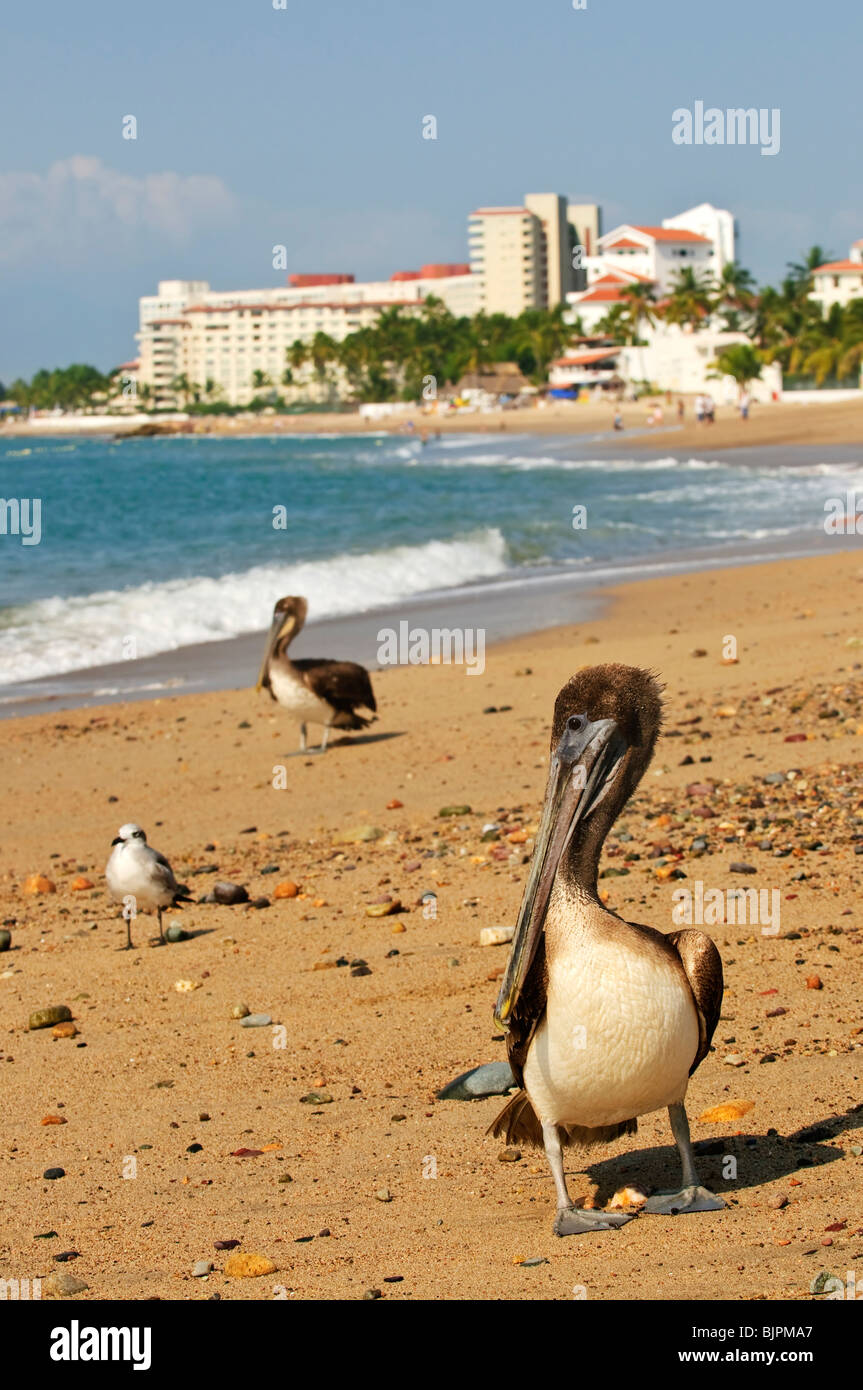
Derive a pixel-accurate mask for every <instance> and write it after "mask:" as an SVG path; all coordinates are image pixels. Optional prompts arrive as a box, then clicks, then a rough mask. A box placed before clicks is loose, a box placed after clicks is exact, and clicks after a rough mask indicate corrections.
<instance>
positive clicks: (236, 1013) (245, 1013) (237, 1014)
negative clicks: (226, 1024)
mask: <svg viewBox="0 0 863 1390" xmlns="http://www.w3.org/2000/svg"><path fill="white" fill-rule="evenodd" d="M251 1012H252V1011H251V1009H250V1008H249V1006H248V1004H234V1006H233V1008H232V1009H231V1018H248V1017H249V1014H250V1013H251Z"/></svg>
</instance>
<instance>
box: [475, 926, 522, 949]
mask: <svg viewBox="0 0 863 1390" xmlns="http://www.w3.org/2000/svg"><path fill="white" fill-rule="evenodd" d="M514 931H515V927H483V928H482V930H481V932H480V934H479V944H480V946H505V945H506V943H507V942H508V941H512V938H513V933H514Z"/></svg>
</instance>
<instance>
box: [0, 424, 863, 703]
mask: <svg viewBox="0 0 863 1390" xmlns="http://www.w3.org/2000/svg"><path fill="white" fill-rule="evenodd" d="M673 444H674V434H673V432H672V433H669V434H668V436H667V438H666V447H667V449H668V452H667V454H662V452H661V451H660V452H657V451H656V450H655V449H654V450H653V451H652V452H650V453H645V454H638V455H637V454H636V452H635V450H634V448H633V447H632V445H630V444H629V443H628V441H627V440H626V438H625V437H617V438H615V439H613V440H609V439H607V438H604V437H597V438H595V439H593V440H585V439H581V440H577V439H573V438H572V437H568V438H537V437H535V436H528V435H519V434H506V435H503V434H501V435H499V436H498V435H493V434H488V435H450V436H448V437H446V438H443V439H441V440H437V441H430V442H429V443H428V444H427V445H425V446H423V445H422V444H421V442H420V441H419V440H418V439H413V438H409V437H403V436H391V435H372V436H370V435H362V436H354V437H350V436H338V437H336V436H321V435H315V436H293V437H284V436H272V437H261V438H256V439H249V438H229V439H212V438H201V437H181V438H166V439H138V440H126V441H120V442H117V441H111V440H107V439H104V440H103V439H73V440H70V439H64V440H59V441H55V440H49V439H41V440H28V441H26V442H23V441H21V440H20V439H7V440H2V439H0V497H2V498H7V499H8V498H19V499H22V498H30V499H34V498H38V499H40V502H41V539H40V542H39V544H38V545H24V544H22V538H21V537H19V536H15V535H11V534H5V535H2V534H0V684H3V685H10V684H13V683H19V682H27V681H33V680H36V679H38V678H40V677H43V676H47V675H52V676H54V675H56V674H57V673H62V672H72V671H80V670H85V669H88V668H90V667H93V666H99V665H102V664H110V663H112V662H117V661H120V660H121V659H124V658H126V657H128V656H129V655H130V654H131V653H132V652H134V654H135V655H136V656H138V657H147V656H153V655H155V654H156V653H161V652H170V651H173V650H175V649H177V648H182V647H185V646H189V645H191V644H194V643H199V642H210V641H218V640H221V639H228V638H231V637H236V636H239V635H240V634H244V633H251V632H255V631H258V630H260V629H261V628H264V627H266V626H267V624H268V622H269V618H270V614H271V611H272V605H273V602H274V600H275V599H276V598H278V597H279V596H280V595H282V594H286V593H301V594H305V595H306V596H307V597H308V599H309V606H310V617H313V618H326V617H337V616H345V615H350V614H359V613H363V612H368V611H369V610H375V609H379V608H384V607H386V606H388V605H394V604H398V603H399V602H400V601H402V600H407V599H412V598H415V597H417V596H419V595H425V594H430V593H434V592H439V591H448V590H459V591H463V590H464V589H465V588H470V586H478V585H486V586H494V585H496V584H503V583H504V581H509V582H510V583H511V581H512V580H513V579H514V578H518V577H519V576H520V577H522V578H523V579H524V581H525V583H527V582H528V581H530V580H535V579H536V578H537V576H542V575H543V574H552V573H573V572H577V573H580V574H582V575H592V574H593V573H597V574H598V573H600V572H601V573H602V574H603V575H604V576H605V577H606V578H607V577H608V575H609V574H611V575H613V574H614V573H615V572H616V570H617V569H618V568H621V569H623V568H626V570H627V572H630V573H632V572H634V573H636V574H637V573H638V571H639V566H641V567H642V569H643V570H644V572H651V571H654V570H655V568H656V564H657V562H658V561H661V560H663V559H664V558H667V557H672V556H674V555H677V554H680V553H682V552H686V553H687V554H689V555H690V556H692V555H695V556H696V558H697V556H698V555H699V554H700V553H703V554H704V555H705V556H707V555H711V556H715V555H717V554H720V555H721V554H722V553H723V552H725V551H731V550H734V549H735V548H736V549H738V550H739V549H741V548H746V547H748V548H749V549H750V550H751V549H752V548H753V547H755V549H756V550H757V552H758V554H762V555H773V554H781V553H784V552H785V551H798V552H799V551H802V550H806V549H812V550H816V549H820V548H821V547H822V546H823V544H824V542H825V534H824V517H825V510H824V508H825V502H826V500H827V499H828V498H830V497H834V496H845V495H846V494H847V493H849V492H853V491H854V490H856V492H857V495H858V497H860V498H861V499H863V449H854V448H843V449H839V448H830V449H826V448H825V449H821V450H813V449H806V450H803V449H800V450H795V449H785V448H783V449H779V448H776V447H774V448H770V449H761V450H748V451H745V450H741V451H735V453H734V454H733V455H732V454H729V453H725V454H723V455H721V456H720V457H718V458H711V457H710V455H709V453H705V454H704V455H703V456H698V457H690V456H689V455H688V454H687V455H682V456H678V455H675V454H674V452H673ZM577 507H584V508H586V514H587V525H586V527H585V528H584V529H576V528H575V527H574V526H573V517H574V512H573V509H574V508H577ZM279 509H284V511H283V512H281V511H280V510H279ZM282 518H283V519H284V525H283V526H281V525H274V520H275V521H280V520H281V519H282ZM130 639H131V642H132V643H133V646H132V647H131V648H130V645H129V643H130Z"/></svg>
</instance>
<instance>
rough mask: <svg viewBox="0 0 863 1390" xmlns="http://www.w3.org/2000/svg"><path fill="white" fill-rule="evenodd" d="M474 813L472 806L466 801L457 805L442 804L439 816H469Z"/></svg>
mask: <svg viewBox="0 0 863 1390" xmlns="http://www.w3.org/2000/svg"><path fill="white" fill-rule="evenodd" d="M471 814H472V811H471V808H470V806H468V805H467V803H466V802H465V803H464V804H462V803H459V805H457V806H442V807H441V808H440V810H439V811H438V815H439V816H469V815H471Z"/></svg>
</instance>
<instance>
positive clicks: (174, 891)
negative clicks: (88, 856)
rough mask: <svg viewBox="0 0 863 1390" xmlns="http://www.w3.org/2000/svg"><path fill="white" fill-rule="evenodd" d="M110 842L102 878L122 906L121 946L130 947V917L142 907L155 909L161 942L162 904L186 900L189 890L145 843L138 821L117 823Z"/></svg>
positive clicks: (175, 904) (162, 936) (147, 909)
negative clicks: (124, 920)
mask: <svg viewBox="0 0 863 1390" xmlns="http://www.w3.org/2000/svg"><path fill="white" fill-rule="evenodd" d="M111 844H112V846H113V848H112V850H111V857H110V859H109V860H108V863H107V864H106V866H105V878H106V879H107V880H108V889H109V891H110V893H111V897H112V898H114V899H115V900H116V901H117V902H122V903H123V907H124V912H123V916H124V917H125V918H126V945H125V946H123V947H122V948H121V949H122V950H124V951H128V950H130V949H131V946H132V927H131V921H132V918H133V917H135V916H136V915H137V913H138V912H139V911H140V910H141V909H142V908H143V909H144V910H145V911H147V912H152V911H154V910H155V912H156V915H157V916H158V919H159V938H160V945H164V943H165V934H164V932H163V931H162V908H163V907H179V906H180V904H181V903H183V902H190V901H191V897H192V895H191V893H190V892H189V890H188V888H187V887H186V886H185V884H182V883H178V882H177V880H176V879H175V877H174V870H173V869H172V868H171V866H170V864H169V863H168V861H167V859H166V858H165V856H164V854H160V853H159V851H158V850H157V849H152V848H151V847H150V845H148V844H147V836H146V835H145V834H144V832H143V830H142V829H141V827H140V825H135V824H134V822H133V821H129V823H128V824H127V825H121V826H120V829H119V831H118V832H117V834H116V835H115V837H114V839H113V840H112V841H111Z"/></svg>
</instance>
